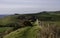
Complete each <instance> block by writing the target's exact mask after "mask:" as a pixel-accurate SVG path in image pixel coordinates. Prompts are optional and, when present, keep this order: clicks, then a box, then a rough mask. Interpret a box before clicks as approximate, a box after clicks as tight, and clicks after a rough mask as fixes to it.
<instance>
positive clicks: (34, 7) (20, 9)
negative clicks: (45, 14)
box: [0, 0, 60, 14]
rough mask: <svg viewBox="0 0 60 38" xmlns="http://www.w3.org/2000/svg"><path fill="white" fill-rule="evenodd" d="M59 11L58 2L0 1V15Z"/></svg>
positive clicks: (30, 0) (54, 0)
mask: <svg viewBox="0 0 60 38" xmlns="http://www.w3.org/2000/svg"><path fill="white" fill-rule="evenodd" d="M41 11H60V0H0V14H15V13H19V14H26V13H37V12H41Z"/></svg>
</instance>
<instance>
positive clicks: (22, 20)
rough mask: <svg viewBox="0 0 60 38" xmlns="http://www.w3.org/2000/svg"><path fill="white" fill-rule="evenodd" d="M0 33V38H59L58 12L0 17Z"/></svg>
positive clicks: (59, 13) (59, 17)
mask: <svg viewBox="0 0 60 38" xmlns="http://www.w3.org/2000/svg"><path fill="white" fill-rule="evenodd" d="M34 16H35V17H36V18H34ZM32 17H33V18H32ZM9 31H10V32H9ZM0 32H1V33H0V38H37V37H38V36H39V38H40V37H41V38H42V37H44V38H51V37H52V38H53V37H55V36H56V37H57V38H60V37H59V36H60V35H59V34H60V11H55V12H46V11H44V12H39V13H35V14H14V15H8V16H5V17H2V18H0ZM6 32H7V33H6ZM4 33H5V34H4ZM51 33H52V34H51ZM56 34H57V35H56ZM48 35H49V36H48Z"/></svg>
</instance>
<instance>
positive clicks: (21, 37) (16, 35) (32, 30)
mask: <svg viewBox="0 0 60 38" xmlns="http://www.w3.org/2000/svg"><path fill="white" fill-rule="evenodd" d="M38 30H40V26H33V27H30V26H27V27H24V28H20V29H18V30H16V31H14V32H11V33H10V34H8V35H6V36H4V37H3V38H36V37H37V31H38Z"/></svg>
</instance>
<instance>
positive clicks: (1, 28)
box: [0, 27, 12, 32]
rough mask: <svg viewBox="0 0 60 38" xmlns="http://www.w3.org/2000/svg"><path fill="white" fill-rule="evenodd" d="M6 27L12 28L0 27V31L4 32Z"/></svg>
mask: <svg viewBox="0 0 60 38" xmlns="http://www.w3.org/2000/svg"><path fill="white" fill-rule="evenodd" d="M8 29H12V27H0V32H4V31H6V30H8Z"/></svg>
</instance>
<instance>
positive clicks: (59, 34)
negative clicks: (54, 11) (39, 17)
mask: <svg viewBox="0 0 60 38" xmlns="http://www.w3.org/2000/svg"><path fill="white" fill-rule="evenodd" d="M42 24H43V23H42ZM41 27H42V29H41V30H40V31H39V32H38V36H37V38H60V25H56V24H55V23H48V24H46V25H45V24H44V25H43V26H41Z"/></svg>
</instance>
